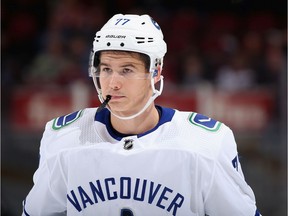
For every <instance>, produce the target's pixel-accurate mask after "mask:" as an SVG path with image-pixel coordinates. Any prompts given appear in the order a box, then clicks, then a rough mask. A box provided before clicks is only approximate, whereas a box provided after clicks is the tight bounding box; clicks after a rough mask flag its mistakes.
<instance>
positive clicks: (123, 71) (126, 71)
mask: <svg viewBox="0 0 288 216" xmlns="http://www.w3.org/2000/svg"><path fill="white" fill-rule="evenodd" d="M133 73H134V71H133V70H131V69H129V68H124V69H123V70H122V71H121V75H124V76H125V75H131V74H133Z"/></svg>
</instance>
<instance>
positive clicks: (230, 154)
mask: <svg viewBox="0 0 288 216" xmlns="http://www.w3.org/2000/svg"><path fill="white" fill-rule="evenodd" d="M220 145H221V147H220V150H219V152H218V154H217V156H216V160H215V163H214V167H213V177H212V180H211V185H210V189H209V192H208V193H207V196H206V197H205V200H204V202H205V204H204V205H205V210H206V214H207V215H221V216H230V215H238V216H259V215H260V214H259V213H258V211H257V208H256V203H255V196H254V193H253V191H252V189H251V188H250V186H249V185H248V184H247V183H246V181H245V178H244V175H243V172H242V169H241V164H240V162H239V159H238V152H237V146H236V142H235V139H234V135H233V133H232V131H231V130H230V129H229V128H228V130H227V132H226V134H225V135H224V136H223V140H222V142H221V143H220Z"/></svg>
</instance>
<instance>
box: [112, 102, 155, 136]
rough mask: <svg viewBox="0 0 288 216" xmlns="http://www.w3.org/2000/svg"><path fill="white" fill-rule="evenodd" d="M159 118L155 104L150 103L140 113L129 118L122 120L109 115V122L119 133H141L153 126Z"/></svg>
mask: <svg viewBox="0 0 288 216" xmlns="http://www.w3.org/2000/svg"><path fill="white" fill-rule="evenodd" d="M159 118H160V117H159V113H158V111H157V109H156V107H155V105H154V104H151V105H150V106H149V107H148V108H147V109H146V110H145V111H144V112H143V113H142V114H141V115H139V116H137V117H135V118H132V119H129V120H122V119H119V118H117V117H115V116H113V115H111V124H112V126H113V128H114V129H115V130H116V131H118V132H119V133H122V134H141V133H145V132H146V131H149V130H151V129H152V128H154V127H155V126H156V125H157V123H158V121H159Z"/></svg>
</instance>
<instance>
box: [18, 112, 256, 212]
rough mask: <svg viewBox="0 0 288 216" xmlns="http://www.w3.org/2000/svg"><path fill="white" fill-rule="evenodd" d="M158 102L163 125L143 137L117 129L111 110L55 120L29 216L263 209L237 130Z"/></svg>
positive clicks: (30, 200)
mask: <svg viewBox="0 0 288 216" xmlns="http://www.w3.org/2000/svg"><path fill="white" fill-rule="evenodd" d="M157 108H158V109H159V110H160V112H161V118H160V121H159V123H158V125H157V126H156V127H155V128H153V129H152V130H150V131H148V132H146V133H144V134H138V135H123V134H119V133H117V132H116V131H115V130H114V129H113V128H112V126H111V123H110V120H109V119H110V112H109V111H108V110H107V109H104V110H102V111H101V112H99V113H97V115H95V113H96V108H89V109H84V110H80V111H78V112H75V113H71V114H69V115H66V116H62V117H59V118H56V119H54V120H53V121H50V122H48V123H47V125H46V129H45V132H44V134H43V138H42V141H41V146H40V164H39V168H38V169H37V171H36V172H35V174H34V177H33V181H34V186H33V188H32V189H31V191H30V192H29V194H28V196H27V197H26V200H25V201H24V202H23V203H24V207H23V215H31V216H36V215H37V216H45V215H70V216H78V215H88V216H96V215H100V216H110V215H111V216H144V215H145V216H147V215H153V216H162V215H163V216H164V215H174V216H176V215H177V216H204V215H209V216H231V215H235V216H254V215H255V216H258V215H260V213H259V212H258V211H257V208H256V205H255V197H254V194H253V191H252V190H251V188H250V187H249V185H247V183H246V182H245V179H244V176H243V173H242V170H241V166H240V163H239V160H238V156H237V154H238V153H237V147H236V143H235V140H234V136H233V133H232V131H231V130H230V129H229V128H228V127H227V126H226V125H224V124H223V123H221V122H218V121H216V120H214V119H211V118H208V117H206V116H204V115H201V114H198V113H193V112H192V113H189V112H180V111H177V110H173V109H170V108H164V107H160V106H158V107H157Z"/></svg>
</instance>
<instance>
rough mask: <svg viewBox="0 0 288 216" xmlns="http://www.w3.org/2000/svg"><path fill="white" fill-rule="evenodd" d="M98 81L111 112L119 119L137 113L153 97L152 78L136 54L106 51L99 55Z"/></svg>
mask: <svg viewBox="0 0 288 216" xmlns="http://www.w3.org/2000/svg"><path fill="white" fill-rule="evenodd" d="M98 73H99V81H100V85H101V89H102V94H103V97H104V99H105V98H106V95H111V96H112V98H111V100H110V101H109V107H110V109H111V110H112V111H113V112H115V114H117V115H120V116H128V115H133V114H135V113H137V112H138V111H139V110H140V109H142V107H143V106H144V105H145V104H146V102H147V101H148V99H149V98H150V97H151V94H152V89H151V81H150V79H151V78H150V76H149V75H150V74H149V73H148V71H147V69H146V68H145V64H144V61H143V60H142V59H141V58H140V55H139V54H137V53H127V52H115V51H105V52H102V53H101V55H100V64H99V71H98Z"/></svg>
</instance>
